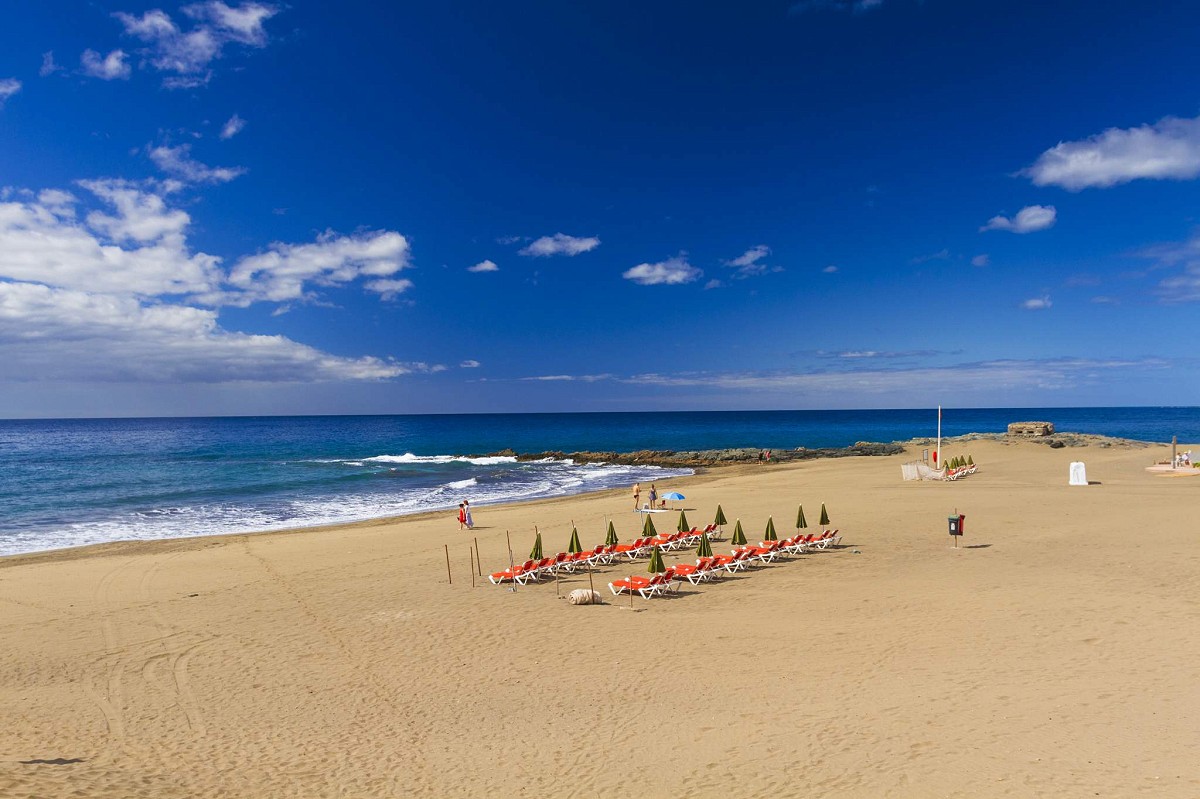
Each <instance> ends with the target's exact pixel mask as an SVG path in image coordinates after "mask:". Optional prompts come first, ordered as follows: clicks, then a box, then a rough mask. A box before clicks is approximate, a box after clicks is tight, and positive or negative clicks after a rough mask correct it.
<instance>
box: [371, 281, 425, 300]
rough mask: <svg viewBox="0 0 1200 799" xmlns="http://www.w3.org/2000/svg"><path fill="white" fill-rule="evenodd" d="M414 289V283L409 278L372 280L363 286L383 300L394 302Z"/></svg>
mask: <svg viewBox="0 0 1200 799" xmlns="http://www.w3.org/2000/svg"><path fill="white" fill-rule="evenodd" d="M412 287H413V282H412V281H411V280H408V279H407V278H402V279H400V280H370V281H367V282H366V283H364V284H363V288H365V289H367V291H373V292H375V293H376V294H378V295H379V299H381V300H394V299H396V298H397V297H399V296H400V295H401V294H403V293H404V292H406V291H408V290H409V289H410V288H412Z"/></svg>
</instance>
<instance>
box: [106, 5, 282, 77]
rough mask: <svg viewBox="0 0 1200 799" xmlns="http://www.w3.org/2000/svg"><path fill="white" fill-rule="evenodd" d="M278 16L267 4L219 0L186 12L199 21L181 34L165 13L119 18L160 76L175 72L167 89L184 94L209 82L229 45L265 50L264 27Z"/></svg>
mask: <svg viewBox="0 0 1200 799" xmlns="http://www.w3.org/2000/svg"><path fill="white" fill-rule="evenodd" d="M278 11H279V9H278V8H276V7H275V6H273V5H267V4H264V3H243V4H242V5H240V6H238V7H236V8H233V7H230V6H228V5H226V4H225V3H223V2H220V0H211V1H210V2H203V3H195V4H193V5H188V6H184V8H183V12H184V14H185V15H187V16H188V17H189V18H191V19H192V20H193V22H194V27H192V28H191V29H190V30H184V29H182V28H181V27H180V26H179V25H177V24H176V23H175V21H174V20H172V19H171V17H170V16H169V15H168V14H166V13H165V12H163V11H161V10H160V9H153V10H151V11H147V12H145V13H144V14H142V16H140V17H138V16H136V15H133V14H129V13H126V12H117V13H116V14H114V16H115V17H116V18H117V19H118V20H120V21H121V24H122V25H123V26H124V28H125V33H126V34H128V35H130V36H134V37H136V38H138V39H140V40H141V41H142V42H144V43H146V44H147V45H148V47H147V49H146V50H145V52H144V55H145V56H146V59H147V63H148V64H149V65H150V66H151V67H153V68H154V69H156V70H158V71H160V72H167V73H171V74H170V75H168V76H167V77H165V78H164V79H163V85H164V86H165V87H167V88H169V89H180V88H193V87H196V86H201V85H203V84H205V83H207V82H208V81H209V79H210V78H211V76H212V71H211V69H210V66H211V64H212V62H213V61H215V60H217V59H219V58H220V57H221V56H222V54H223V51H224V49H225V46H226V45H228V44H230V43H236V44H240V45H244V46H247V47H265V46H266V45H267V41H268V37H267V32H266V29H265V28H264V27H263V23H265V22H266V21H267V20H268V19H270V18H271V17H273V16H274V15H275V14H277V13H278Z"/></svg>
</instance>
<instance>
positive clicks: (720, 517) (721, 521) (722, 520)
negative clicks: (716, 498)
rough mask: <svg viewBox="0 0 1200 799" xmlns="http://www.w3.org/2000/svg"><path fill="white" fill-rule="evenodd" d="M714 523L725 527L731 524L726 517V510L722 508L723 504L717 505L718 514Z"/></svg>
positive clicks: (714, 518)
mask: <svg viewBox="0 0 1200 799" xmlns="http://www.w3.org/2000/svg"><path fill="white" fill-rule="evenodd" d="M713 524H715V525H716V526H717V527H724V526H725V525H727V524H729V520H728V519H726V518H725V511H723V510H721V506H720V505H718V506H717V515H716V516H714V517H713Z"/></svg>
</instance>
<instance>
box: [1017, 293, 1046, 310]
mask: <svg viewBox="0 0 1200 799" xmlns="http://www.w3.org/2000/svg"><path fill="white" fill-rule="evenodd" d="M1053 304H1054V303H1052V302H1050V296H1049V295H1047V294H1043V295H1042V296H1041V297H1031V298H1030V299H1028V300H1025V301H1024V302H1023V303H1021V307H1022V308H1024V309H1025V310H1026V311H1044V310H1046V309H1047V308H1049V307H1050V306H1051V305H1053Z"/></svg>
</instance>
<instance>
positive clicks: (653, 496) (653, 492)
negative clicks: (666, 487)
mask: <svg viewBox="0 0 1200 799" xmlns="http://www.w3.org/2000/svg"><path fill="white" fill-rule="evenodd" d="M657 499H658V489H657V488H655V487H654V483H651V484H650V507H652V508H653V507H654V503H655V501H656V500H657Z"/></svg>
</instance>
